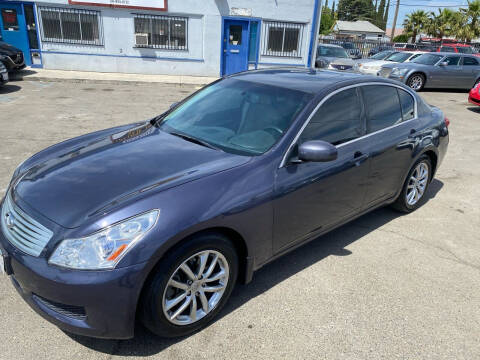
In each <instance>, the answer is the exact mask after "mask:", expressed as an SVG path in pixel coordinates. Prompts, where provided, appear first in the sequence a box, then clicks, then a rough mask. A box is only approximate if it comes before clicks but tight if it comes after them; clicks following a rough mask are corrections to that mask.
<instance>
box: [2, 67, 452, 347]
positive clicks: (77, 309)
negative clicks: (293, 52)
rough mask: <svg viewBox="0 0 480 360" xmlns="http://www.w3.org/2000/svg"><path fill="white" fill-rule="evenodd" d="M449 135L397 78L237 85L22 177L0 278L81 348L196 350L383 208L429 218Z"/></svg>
mask: <svg viewBox="0 0 480 360" xmlns="http://www.w3.org/2000/svg"><path fill="white" fill-rule="evenodd" d="M447 125H448V123H447V121H446V119H445V117H444V115H443V113H442V112H441V111H440V110H439V109H438V108H434V107H431V106H429V105H427V104H426V103H425V102H424V101H423V100H422V98H421V97H420V96H419V95H418V94H416V93H415V92H413V91H412V90H411V89H409V88H408V87H406V86H405V85H403V84H399V83H397V82H394V81H391V80H387V79H382V78H371V77H365V76H362V75H359V74H354V73H343V74H342V76H339V74H338V73H335V72H333V71H315V70H311V69H288V70H285V69H268V70H258V71H248V72H244V73H239V74H237V75H233V76H228V77H225V78H223V79H220V80H218V81H215V82H214V83H212V84H210V85H208V86H207V87H205V88H203V89H201V90H200V91H198V92H197V93H195V94H193V95H191V96H189V97H188V98H186V99H185V100H183V101H182V102H180V103H179V104H177V105H176V106H174V107H172V108H170V109H169V110H168V111H167V112H166V113H164V114H162V115H160V116H158V117H155V118H153V119H151V120H149V121H143V122H140V123H139V122H137V123H134V124H130V125H124V126H119V127H115V128H111V129H106V130H101V131H98V132H95V133H90V134H87V135H83V136H80V137H77V138H74V139H71V140H67V141H64V142H62V143H59V144H56V145H53V146H50V147H49V148H47V149H45V150H43V151H41V152H39V153H37V154H36V155H33V157H31V158H29V159H27V160H26V161H25V162H23V163H22V164H21V165H20V166H19V167H18V168H17V169H16V170H15V171H14V174H13V178H12V180H11V182H10V185H9V186H8V189H6V194H5V198H4V199H3V201H2V216H1V218H0V223H1V231H0V251H1V254H2V255H0V259H1V260H0V261H2V263H3V261H4V263H5V266H4V267H2V268H1V270H2V271H3V270H4V269H5V270H6V273H7V274H8V275H10V276H11V280H12V281H11V282H12V286H14V287H15V288H16V289H17V290H18V293H19V296H22V297H23V299H24V300H25V301H26V302H27V303H28V304H29V305H30V306H31V307H32V308H33V309H34V310H35V311H36V312H37V313H39V314H40V315H41V316H43V317H44V318H45V319H47V320H48V321H51V322H52V323H54V324H55V325H57V326H59V327H60V328H62V329H65V330H66V331H67V332H69V333H76V334H81V335H84V336H93V337H103V338H116V339H122V338H131V337H133V335H134V328H135V320H136V319H138V320H140V321H142V322H143V323H144V324H145V325H146V327H147V328H148V329H150V330H151V331H152V332H154V333H155V334H158V335H160V336H167V337H178V336H184V335H188V334H191V333H194V332H195V331H197V330H199V329H201V328H204V327H205V326H207V325H208V324H209V323H210V322H211V321H212V320H214V319H215V317H216V316H217V315H218V314H219V312H220V311H221V310H222V307H223V306H224V305H225V304H226V302H227V300H228V298H229V297H230V295H231V293H232V290H233V288H234V286H235V285H236V282H237V279H238V280H240V281H241V282H249V281H250V280H251V279H252V276H253V272H254V271H255V270H258V269H260V268H261V267H262V266H265V265H266V264H267V263H269V262H270V261H272V260H274V259H275V258H277V257H279V256H281V255H283V254H285V253H288V252H289V251H291V250H293V249H295V248H296V247H298V246H300V245H302V244H304V243H306V242H308V241H310V240H313V239H316V238H318V236H320V235H322V234H324V233H326V232H328V231H331V230H333V229H334V228H337V227H339V226H341V225H342V224H344V223H346V222H348V221H350V220H353V219H355V218H358V217H359V216H361V215H363V214H365V213H367V212H370V211H372V210H374V209H377V208H379V207H382V206H385V205H388V204H392V205H393V206H394V207H395V208H396V209H397V210H399V211H401V212H412V211H415V210H416V209H418V208H419V206H421V205H422V204H423V203H424V201H426V198H427V197H426V194H427V191H428V187H429V184H431V182H432V180H433V179H434V176H435V173H436V171H437V169H438V168H439V166H440V165H441V163H442V160H443V158H444V156H445V154H446V152H447V148H448V142H449V132H448V128H447ZM412 131H414V132H415V134H414V135H412ZM152 164H156V165H158V166H152ZM290 291H292V292H295V293H297V292H298V289H296V288H291V289H290ZM2 306H6V304H5V303H2ZM19 320H20V319H19ZM30 325H32V324H30ZM227 326H228V325H227ZM30 331H33V329H31V330H30ZM27 332H28V330H27ZM23 335H24V334H18V335H17V337H18V338H19V339H20V338H22V336H23Z"/></svg>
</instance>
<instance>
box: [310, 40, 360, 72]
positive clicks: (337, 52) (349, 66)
mask: <svg viewBox="0 0 480 360" xmlns="http://www.w3.org/2000/svg"><path fill="white" fill-rule="evenodd" d="M315 65H316V67H317V68H321V69H330V70H339V71H355V70H357V64H356V63H355V62H354V61H353V60H352V59H350V57H349V56H348V54H347V52H346V50H345V49H344V48H343V47H341V46H339V45H332V44H320V45H318V47H317V59H316V61H315Z"/></svg>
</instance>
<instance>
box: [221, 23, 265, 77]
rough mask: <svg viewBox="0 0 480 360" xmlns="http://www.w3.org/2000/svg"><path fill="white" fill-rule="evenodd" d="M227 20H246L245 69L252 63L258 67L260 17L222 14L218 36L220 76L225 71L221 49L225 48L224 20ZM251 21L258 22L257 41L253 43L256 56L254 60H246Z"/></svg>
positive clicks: (248, 49) (223, 74)
mask: <svg viewBox="0 0 480 360" xmlns="http://www.w3.org/2000/svg"><path fill="white" fill-rule="evenodd" d="M229 20H234V21H244V22H245V21H246V22H247V23H248V25H247V33H248V36H247V63H246V65H247V70H248V67H249V65H251V64H253V65H255V69H257V68H258V59H259V53H260V52H259V49H260V37H261V31H262V30H261V29H262V19H260V18H253V17H241V16H222V31H221V36H220V76H225V71H224V65H225V64H224V56H223V51H224V50H225V46H226V44H225V42H224V41H223V39H224V38H225V22H226V21H229ZM252 22H257V23H258V25H257V26H258V28H257V43H256V45H255V47H256V50H257V51H256V57H255V61H254V62H252V61H249V60H248V55H249V51H250V25H251V23H252Z"/></svg>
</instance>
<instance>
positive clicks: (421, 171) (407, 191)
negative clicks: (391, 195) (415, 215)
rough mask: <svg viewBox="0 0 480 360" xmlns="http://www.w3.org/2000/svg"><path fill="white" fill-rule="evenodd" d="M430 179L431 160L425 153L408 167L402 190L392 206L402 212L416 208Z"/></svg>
mask: <svg viewBox="0 0 480 360" xmlns="http://www.w3.org/2000/svg"><path fill="white" fill-rule="evenodd" d="M431 179H432V162H431V161H430V158H429V157H428V156H427V155H423V156H422V157H420V159H418V160H417V161H416V162H415V164H414V165H413V166H412V168H411V169H410V171H409V173H408V176H407V179H406V180H405V183H404V184H403V188H402V192H401V193H400V195H399V196H398V198H397V200H396V201H395V202H394V203H393V204H392V206H393V207H394V208H395V209H396V210H398V211H401V212H404V213H409V212H412V211H414V210H416V209H417V208H418V207H419V206H420V205H421V200H422V199H423V198H424V196H425V193H426V192H427V190H428V186H429V185H430V181H431Z"/></svg>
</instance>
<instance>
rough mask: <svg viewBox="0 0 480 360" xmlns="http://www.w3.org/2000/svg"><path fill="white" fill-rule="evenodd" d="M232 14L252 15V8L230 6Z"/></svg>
mask: <svg viewBox="0 0 480 360" xmlns="http://www.w3.org/2000/svg"><path fill="white" fill-rule="evenodd" d="M230 16H252V9H246V8H236V7H232V8H230Z"/></svg>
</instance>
